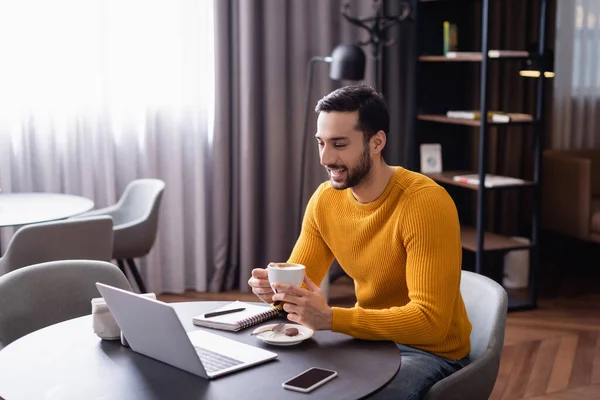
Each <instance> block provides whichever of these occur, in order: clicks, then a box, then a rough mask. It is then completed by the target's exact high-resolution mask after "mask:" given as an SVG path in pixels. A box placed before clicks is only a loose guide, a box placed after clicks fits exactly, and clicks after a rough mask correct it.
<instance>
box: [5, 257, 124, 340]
mask: <svg viewBox="0 0 600 400" xmlns="http://www.w3.org/2000/svg"><path fill="white" fill-rule="evenodd" d="M96 282H102V283H105V284H107V285H111V286H116V287H118V288H121V289H124V290H129V291H131V286H130V285H129V281H127V278H126V277H125V275H124V274H123V273H122V272H121V271H120V270H119V268H117V267H116V266H115V265H113V264H111V263H109V262H106V261H92V260H65V261H53V262H47V263H41V264H36V265H30V266H27V267H23V268H19V269H18V270H16V271H12V272H9V273H8V274H5V275H3V276H0V304H1V305H2V306H0V348H2V345H4V346H6V345H8V344H9V343H11V342H13V341H15V340H17V339H18V338H20V337H21V336H24V335H26V334H28V333H30V332H33V331H36V330H38V329H41V328H44V327H46V326H50V325H52V324H55V323H58V322H62V321H66V320H68V319H71V318H76V317H80V316H83V315H89V314H91V312H92V304H91V300H92V299H93V298H95V297H101V296H100V293H99V292H98V289H97V288H96ZM90 329H92V328H91V327H90Z"/></svg>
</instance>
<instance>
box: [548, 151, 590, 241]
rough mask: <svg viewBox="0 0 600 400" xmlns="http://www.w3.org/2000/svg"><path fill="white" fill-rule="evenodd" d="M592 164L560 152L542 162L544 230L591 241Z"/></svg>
mask: <svg viewBox="0 0 600 400" xmlns="http://www.w3.org/2000/svg"><path fill="white" fill-rule="evenodd" d="M591 170H592V161H591V160H590V159H587V158H580V157H577V156H576V155H570V154H566V153H561V152H559V151H547V152H544V156H543V161H542V187H541V192H542V198H541V203H542V204H541V208H542V218H541V225H542V228H544V229H548V230H551V231H554V232H557V233H560V234H564V235H567V236H573V237H577V238H579V239H582V240H586V241H587V240H589V235H590V218H591V215H590V210H591V201H592V188H591V179H592V178H591V175H592V171H591Z"/></svg>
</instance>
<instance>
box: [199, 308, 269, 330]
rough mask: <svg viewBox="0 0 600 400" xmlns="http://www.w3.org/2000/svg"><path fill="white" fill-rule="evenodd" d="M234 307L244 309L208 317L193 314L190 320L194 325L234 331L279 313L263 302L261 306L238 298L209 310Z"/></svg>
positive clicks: (222, 309) (223, 309)
mask: <svg viewBox="0 0 600 400" xmlns="http://www.w3.org/2000/svg"><path fill="white" fill-rule="evenodd" d="M234 308H244V309H245V310H243V311H239V312H234V313H231V314H224V315H219V316H216V317H209V318H206V317H205V314H201V315H197V316H195V317H194V318H193V319H192V321H193V323H194V325H198V326H204V327H207V328H214V329H222V330H226V331H234V332H235V331H239V330H242V329H244V328H247V327H249V326H253V325H256V324H259V323H261V322H264V321H267V320H269V319H271V318H274V317H276V316H278V315H279V311H278V310H277V309H276V308H274V307H271V306H269V305H266V304H265V305H264V306H262V305H256V304H250V303H244V302H241V301H238V300H236V301H234V302H231V303H229V304H227V305H225V306H223V307H219V308H217V309H214V310H210V312H219V311H225V310H230V309H234Z"/></svg>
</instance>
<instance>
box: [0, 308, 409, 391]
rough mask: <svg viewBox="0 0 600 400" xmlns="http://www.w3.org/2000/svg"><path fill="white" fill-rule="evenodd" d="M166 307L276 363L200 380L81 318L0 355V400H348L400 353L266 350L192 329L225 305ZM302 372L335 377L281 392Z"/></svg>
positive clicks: (332, 338)
mask: <svg viewBox="0 0 600 400" xmlns="http://www.w3.org/2000/svg"><path fill="white" fill-rule="evenodd" d="M172 304H173V307H174V308H175V310H176V311H177V314H178V315H179V318H180V319H181V321H182V323H183V326H184V327H185V329H186V331H191V330H195V329H206V330H208V331H210V332H213V333H218V334H220V335H223V336H225V337H229V338H232V339H234V340H238V341H240V342H244V343H248V344H251V345H254V346H257V347H262V348H266V349H269V350H271V351H274V352H276V353H277V354H278V358H277V359H275V360H272V361H268V362H266V363H262V364H259V365H256V366H253V367H250V368H247V369H243V370H240V371H236V372H233V373H231V374H228V375H224V376H221V377H219V378H216V379H212V380H206V379H203V378H201V377H198V376H195V375H192V374H190V373H188V372H185V371H182V370H179V369H177V368H174V367H171V366H169V365H166V364H163V363H161V362H159V361H156V360H153V359H151V358H148V357H145V356H143V355H141V354H137V353H135V352H133V351H132V350H131V349H130V348H127V347H123V346H121V344H120V343H119V342H118V341H103V340H101V339H100V338H98V337H97V336H96V335H95V334H94V333H93V331H92V319H91V316H85V317H80V318H75V319H72V320H69V321H65V322H61V323H59V324H56V325H52V326H50V327H47V328H44V329H41V330H39V331H36V332H33V333H31V334H29V335H26V336H24V337H22V338H20V339H18V340H16V341H15V342H13V343H11V344H10V345H8V346H7V347H5V348H4V349H3V350H1V351H0V377H2V378H1V379H0V397H4V398H6V399H7V400H19V399H50V398H51V399H88V400H92V399H104V400H108V399H128V400H134V399H144V400H148V399H262V400H264V399H277V400H279V399H311V400H312V399H327V400H336V399H349V400H350V399H352V400H354V399H359V398H361V397H364V396H368V395H369V394H371V393H373V392H375V391H377V390H378V389H379V388H381V387H382V386H384V385H385V384H386V383H388V382H389V381H390V380H391V379H392V377H393V376H394V375H395V374H396V373H397V371H398V370H399V368H400V362H401V357H400V350H399V349H398V347H397V346H396V345H395V344H394V343H393V342H386V341H367V340H359V339H354V338H352V337H350V336H347V335H343V334H340V333H335V332H331V331H316V332H315V333H314V335H313V337H312V338H310V339H308V340H305V341H304V342H302V343H300V344H298V345H295V346H287V347H284V346H281V347H280V346H272V345H267V344H265V343H263V342H262V341H261V340H260V339H258V338H256V337H254V336H250V335H249V333H250V332H252V330H253V329H254V327H251V328H247V329H245V330H242V331H240V332H226V331H220V330H212V329H209V328H200V327H196V326H194V325H193V324H192V317H193V316H195V315H197V314H201V313H205V312H207V311H210V310H214V309H216V308H218V307H220V306H223V305H225V304H227V302H189V303H172ZM275 320H276V319H275ZM272 322H273V321H269V322H268V323H272ZM165 340H169V339H168V338H165ZM310 367H322V368H329V369H333V370H335V371H337V372H338V376H337V377H336V378H334V379H333V380H332V381H330V382H328V383H326V384H325V385H323V386H321V387H319V388H317V389H315V390H314V391H313V392H311V393H309V394H303V393H298V392H293V391H289V390H286V389H283V388H282V387H281V383H282V382H284V381H285V380H287V379H289V378H291V377H293V376H295V375H297V374H299V373H300V372H302V371H304V370H306V369H308V368H310Z"/></svg>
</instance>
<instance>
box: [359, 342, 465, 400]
mask: <svg viewBox="0 0 600 400" xmlns="http://www.w3.org/2000/svg"><path fill="white" fill-rule="evenodd" d="M397 346H398V348H399V349H400V352H401V353H402V365H401V366H400V370H398V372H397V373H396V376H394V377H393V378H392V380H391V381H390V382H389V383H388V384H387V385H386V386H384V387H383V388H381V389H380V390H379V391H377V392H376V393H374V394H373V395H372V396H370V397H368V398H369V399H373V400H388V399H394V400H417V399H422V398H423V397H424V396H425V394H426V393H427V391H428V390H429V389H430V388H431V387H432V386H433V385H434V384H435V383H436V382H437V381H439V380H442V379H443V378H445V377H447V376H449V375H451V374H452V373H454V372H456V371H458V370H459V369H461V368H462V367H464V366H466V365H467V364H469V362H470V360H469V357H468V356H467V357H465V358H463V359H461V360H456V361H455V360H449V359H446V358H443V357H440V356H436V355H435V354H431V353H428V352H426V351H423V350H419V349H415V348H414V347H409V346H405V345H402V344H398V345H397Z"/></svg>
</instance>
